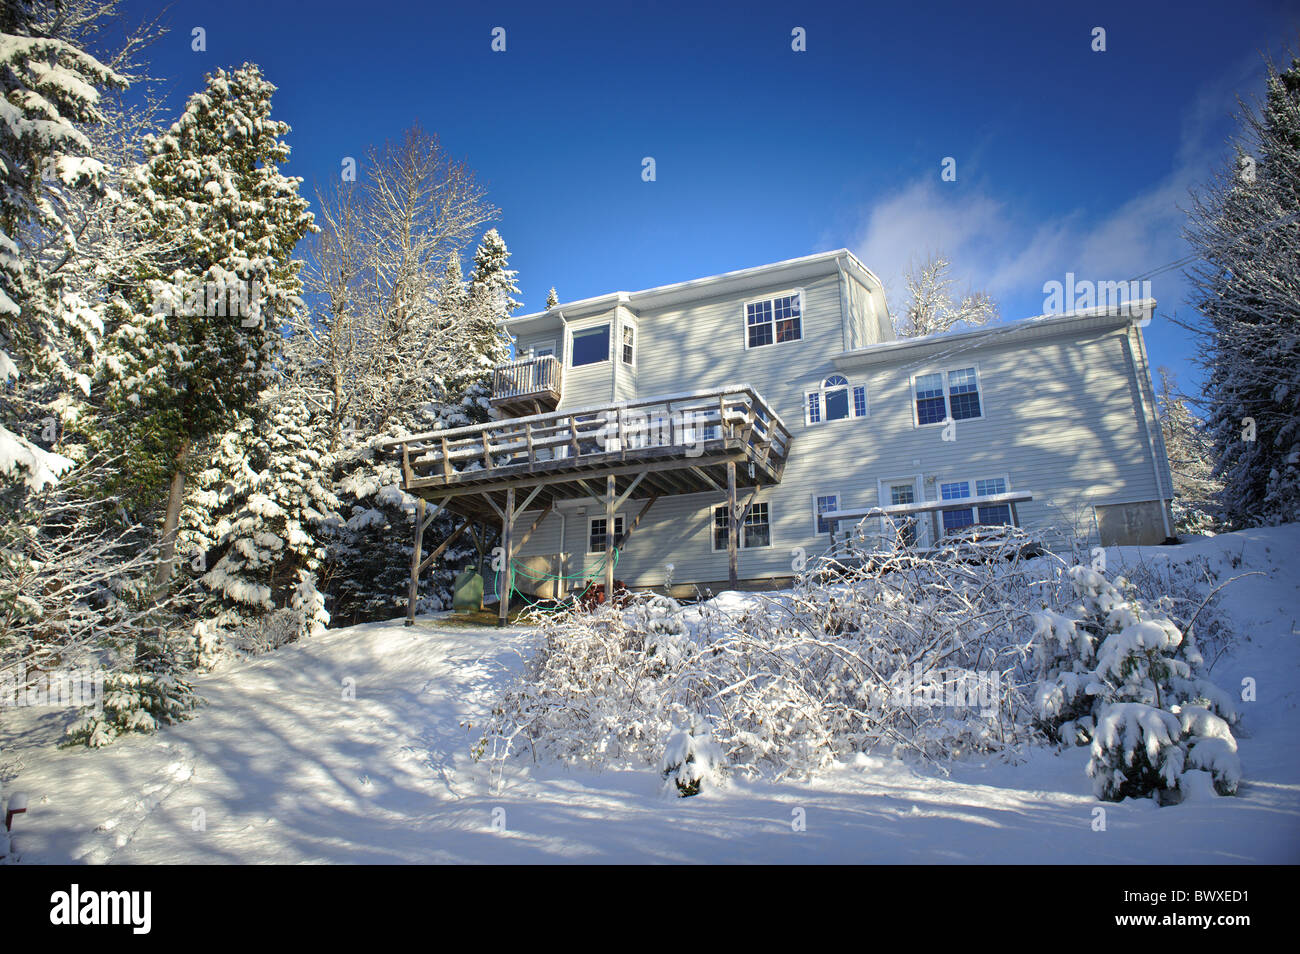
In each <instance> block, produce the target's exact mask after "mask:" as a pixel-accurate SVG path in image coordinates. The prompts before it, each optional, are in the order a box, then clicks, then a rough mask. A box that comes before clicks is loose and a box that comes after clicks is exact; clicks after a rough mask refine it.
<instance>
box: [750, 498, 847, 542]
mask: <svg viewBox="0 0 1300 954" xmlns="http://www.w3.org/2000/svg"><path fill="white" fill-rule="evenodd" d="M818 497H834V498H835V509H836V510H839V509H840V508H842V507H843V506H844V495H843V494H841V493H840V492H839V491H838V490H830V491H813V494H812V498H811V499H812V530H813V536H814V537H830V536H832V534H831V533H829V532H828V533H823V532H822V531H820V530H818V529H817V516H818V515H817V498H818ZM768 521H769V523H770V521H771V511H769V512H768Z"/></svg>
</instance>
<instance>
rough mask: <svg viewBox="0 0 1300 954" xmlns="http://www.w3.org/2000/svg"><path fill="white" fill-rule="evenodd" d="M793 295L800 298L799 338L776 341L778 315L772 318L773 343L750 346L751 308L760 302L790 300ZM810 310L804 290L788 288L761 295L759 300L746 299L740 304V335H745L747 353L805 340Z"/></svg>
mask: <svg viewBox="0 0 1300 954" xmlns="http://www.w3.org/2000/svg"><path fill="white" fill-rule="evenodd" d="M791 295H798V296H799V337H798V338H791V339H790V340H789V341H777V340H776V315H775V314H773V316H772V343H771V344H765V345H755V346H754V347H752V348H751V347H750V346H749V306H750V305H754V304H757V303H758V302H760V301H775V300H776V299H777V298H789V297H790V296H791ZM807 324H808V309H807V307H805V302H804V294H803V289H802V288H787V289H786V290H785V291H778V292H772V293H770V294H767V295H760V296H759V297H758V298H746V299H745V300H744V301H743V302H741V303H740V333H741V334H742V335H744V339H743V340H744V345H745V350H746V351H760V350H762V349H763V348H775V347H776V346H777V345H783V344H797V343H798V342H800V341H803V340H804V332H805V331H806V330H807Z"/></svg>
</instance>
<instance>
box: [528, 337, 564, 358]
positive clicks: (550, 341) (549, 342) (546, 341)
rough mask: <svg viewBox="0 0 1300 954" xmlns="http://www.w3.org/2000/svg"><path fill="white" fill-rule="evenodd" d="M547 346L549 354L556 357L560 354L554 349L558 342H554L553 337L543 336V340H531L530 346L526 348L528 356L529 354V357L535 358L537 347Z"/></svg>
mask: <svg viewBox="0 0 1300 954" xmlns="http://www.w3.org/2000/svg"><path fill="white" fill-rule="evenodd" d="M548 346H549V347H550V349H551V355H552V356H554V357H555V358H557V359H558V358H559V357H560V355H559V352H558V351H557V350H556V349H557V348H558V347H559V345H558V343H557V342H556V340H555V339H554V338H545V339H543V340H541V341H535V342H533V345H532V347H530V348H529V349H528V356H529V357H530V358H536V357H538V356H539V355H538V354H537V351H538V349H539V348H545V347H548Z"/></svg>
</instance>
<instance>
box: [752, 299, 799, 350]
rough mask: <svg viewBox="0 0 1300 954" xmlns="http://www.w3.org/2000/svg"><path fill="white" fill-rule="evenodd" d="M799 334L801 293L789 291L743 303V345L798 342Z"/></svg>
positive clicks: (755, 346)
mask: <svg viewBox="0 0 1300 954" xmlns="http://www.w3.org/2000/svg"><path fill="white" fill-rule="evenodd" d="M802 337H803V293H802V292H797V291H796V292H791V293H790V294H788V295H778V296H776V297H775V298H764V299H762V300H761V301H751V302H746V304H745V347H746V348H761V347H763V345H770V344H780V343H781V342H783V341H798V340H799V339H801V338H802Z"/></svg>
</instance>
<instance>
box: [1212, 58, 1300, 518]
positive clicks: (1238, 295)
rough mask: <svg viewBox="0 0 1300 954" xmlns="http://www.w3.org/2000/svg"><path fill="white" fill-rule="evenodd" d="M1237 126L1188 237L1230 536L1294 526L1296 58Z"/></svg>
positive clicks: (1299, 218) (1298, 228)
mask: <svg viewBox="0 0 1300 954" xmlns="http://www.w3.org/2000/svg"><path fill="white" fill-rule="evenodd" d="M1241 118H1242V128H1241V132H1240V134H1239V136H1238V138H1237V141H1236V144H1235V146H1236V149H1235V153H1236V154H1235V156H1234V161H1233V165H1232V166H1231V167H1230V168H1227V169H1223V170H1221V171H1220V172H1219V173H1218V174H1217V175H1216V176H1215V177H1214V179H1213V180H1212V181H1211V182H1210V183H1209V184H1208V185H1207V186H1206V187H1205V188H1204V189H1203V190H1202V191H1200V192H1199V193H1195V194H1194V205H1193V208H1192V209H1191V211H1190V213H1189V222H1188V226H1187V230H1186V235H1187V239H1188V241H1189V242H1190V243H1191V245H1192V247H1193V249H1194V250H1195V251H1196V252H1198V253H1199V255H1200V257H1201V260H1202V264H1199V265H1197V266H1195V267H1193V268H1192V269H1190V271H1189V278H1190V280H1191V282H1192V284H1193V286H1194V288H1195V300H1194V302H1193V303H1194V304H1195V306H1196V308H1197V310H1198V311H1199V312H1200V314H1201V315H1202V316H1203V321H1202V322H1201V323H1199V324H1196V325H1192V326H1190V327H1191V328H1192V330H1194V331H1196V332H1198V333H1199V335H1200V358H1199V360H1200V361H1201V363H1202V364H1203V365H1204V367H1205V369H1206V374H1207V382H1206V387H1205V398H1206V402H1207V404H1208V406H1209V407H1208V413H1207V429H1208V431H1209V434H1210V436H1211V438H1212V441H1213V451H1214V458H1215V477H1216V478H1217V479H1219V480H1220V481H1222V483H1223V490H1222V492H1221V494H1220V500H1221V501H1222V504H1223V509H1224V511H1225V514H1226V517H1227V521H1228V524H1229V526H1230V528H1239V527H1247V526H1259V525H1267V524H1276V523H1286V522H1290V521H1294V520H1296V519H1298V518H1300V402H1298V401H1297V397H1298V396H1300V333H1298V329H1300V58H1297V59H1293V60H1292V61H1291V65H1290V66H1289V67H1287V68H1285V69H1278V68H1277V67H1276V66H1274V65H1273V64H1272V63H1270V64H1268V73H1267V92H1266V96H1265V99H1264V101H1263V103H1262V104H1261V106H1260V108H1259V109H1258V110H1255V109H1252V108H1250V107H1249V106H1245V105H1243V107H1242V117H1241Z"/></svg>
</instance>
